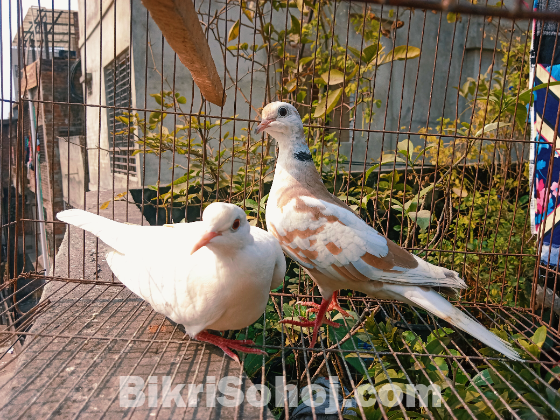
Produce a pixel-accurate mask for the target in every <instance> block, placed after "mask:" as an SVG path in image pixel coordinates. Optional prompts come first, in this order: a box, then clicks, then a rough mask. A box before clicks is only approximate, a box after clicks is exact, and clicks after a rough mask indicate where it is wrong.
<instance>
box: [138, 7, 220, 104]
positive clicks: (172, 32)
mask: <svg viewBox="0 0 560 420" xmlns="http://www.w3.org/2000/svg"><path fill="white" fill-rule="evenodd" d="M142 3H143V4H144V6H145V7H146V9H148V10H149V12H150V14H151V15H152V19H154V22H155V23H156V24H157V26H158V27H159V29H160V30H161V32H162V34H163V36H164V37H165V39H166V40H167V42H168V43H169V46H170V47H171V48H173V51H175V52H176V53H177V56H178V57H179V59H180V60H181V63H183V64H184V65H185V66H186V67H187V68H188V69H189V71H190V72H191V75H192V78H193V80H194V82H195V83H196V85H197V86H198V88H199V89H200V91H201V92H202V95H204V97H205V98H206V100H208V101H210V102H212V103H213V104H216V105H218V106H224V103H225V102H226V94H225V92H224V89H223V86H222V81H221V80H220V76H218V71H217V70H216V65H215V64H214V60H213V59H212V54H211V53H210V47H209V46H208V41H207V40H206V36H205V35H204V32H203V30H202V27H201V26H200V22H199V21H198V14H197V13H196V10H195V8H194V5H193V3H192V1H191V0H142Z"/></svg>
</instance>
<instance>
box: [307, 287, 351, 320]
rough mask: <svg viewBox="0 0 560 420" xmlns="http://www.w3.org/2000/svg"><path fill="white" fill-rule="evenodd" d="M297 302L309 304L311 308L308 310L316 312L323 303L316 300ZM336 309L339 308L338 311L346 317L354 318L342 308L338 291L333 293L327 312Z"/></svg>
mask: <svg viewBox="0 0 560 420" xmlns="http://www.w3.org/2000/svg"><path fill="white" fill-rule="evenodd" d="M297 303H298V304H300V305H302V306H309V307H310V308H309V309H308V310H307V312H315V313H316V312H319V308H320V307H321V305H318V304H316V303H315V302H297ZM334 310H337V311H338V312H340V314H341V315H342V316H344V317H346V318H354V317H353V316H352V315H350V314H349V313H348V312H346V311H345V310H344V309H342V308H341V307H340V305H339V304H338V291H337V292H334V293H333V297H332V299H331V303H330V304H329V307H328V308H327V312H330V311H334Z"/></svg>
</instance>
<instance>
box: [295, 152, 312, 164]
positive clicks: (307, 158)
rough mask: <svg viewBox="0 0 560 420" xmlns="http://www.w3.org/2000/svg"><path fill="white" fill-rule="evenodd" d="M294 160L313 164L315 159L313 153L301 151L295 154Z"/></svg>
mask: <svg viewBox="0 0 560 420" xmlns="http://www.w3.org/2000/svg"><path fill="white" fill-rule="evenodd" d="M294 158H296V159H297V160H299V161H301V162H313V158H312V157H311V153H309V152H308V151H306V150H300V151H299V152H295V153H294Z"/></svg>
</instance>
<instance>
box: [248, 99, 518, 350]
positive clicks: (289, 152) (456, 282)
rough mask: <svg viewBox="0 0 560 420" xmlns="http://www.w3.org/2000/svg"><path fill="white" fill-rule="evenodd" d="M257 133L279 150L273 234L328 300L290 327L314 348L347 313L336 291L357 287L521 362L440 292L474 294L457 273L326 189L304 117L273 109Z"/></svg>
mask: <svg viewBox="0 0 560 420" xmlns="http://www.w3.org/2000/svg"><path fill="white" fill-rule="evenodd" d="M255 131H256V132H257V133H261V132H263V131H264V132H266V133H268V134H269V135H271V136H272V137H274V138H275V139H276V140H277V143H278V147H279V155H278V160H277V162H276V171H275V174H274V181H273V184H272V189H271V190H270V194H269V197H268V202H267V206H266V223H267V229H268V230H269V232H271V233H272V234H273V235H274V236H275V237H276V238H278V240H279V241H280V244H281V245H282V248H283V249H284V251H285V252H286V254H287V255H289V256H290V257H291V258H292V259H294V260H295V261H297V262H298V263H299V264H301V266H302V267H303V268H304V269H305V271H307V273H308V274H309V276H311V278H312V279H313V280H314V281H315V283H316V284H317V286H318V287H319V290H320V292H321V295H322V296H323V301H322V303H321V305H320V307H318V308H316V309H315V310H314V311H315V312H318V313H317V317H316V318H315V320H314V321H309V322H301V321H288V320H286V321H285V323H289V324H294V325H299V326H303V327H314V331H313V338H312V341H311V347H314V345H315V343H316V339H317V333H318V330H319V327H320V326H321V325H322V324H323V323H324V322H325V320H324V318H325V313H326V312H327V311H329V310H332V309H338V310H339V311H341V308H340V306H339V305H338V302H337V291H338V290H340V289H352V290H357V291H360V292H362V293H366V294H367V295H368V296H372V297H375V298H378V299H390V300H397V301H400V302H405V303H408V304H410V305H413V306H416V307H420V308H422V309H425V310H426V311H428V312H430V313H432V314H434V315H436V316H438V317H440V318H441V319H444V320H445V321H447V322H449V323H450V324H453V325H454V326H455V327H457V328H459V329H461V330H463V331H465V332H467V333H469V334H471V335H472V336H473V337H475V338H477V339H479V340H480V341H482V342H483V343H484V344H486V345H488V346H490V347H492V348H493V349H495V350H497V351H499V352H501V353H503V354H504V355H505V356H507V357H509V358H510V359H514V360H521V359H520V357H519V355H518V354H517V352H516V351H515V350H514V349H513V348H512V346H511V345H510V344H509V343H507V342H505V341H503V340H502V339H500V338H499V337H498V336H496V335H495V334H493V333H492V332H490V331H489V330H487V329H486V328H485V327H484V326H482V325H481V324H480V323H478V322H477V321H476V320H474V319H473V318H471V317H470V316H468V315H467V314H465V313H463V312H462V311H460V310H459V309H457V308H455V307H454V306H453V305H452V304H451V303H449V301H448V300H447V299H445V298H444V297H443V296H441V295H440V294H439V293H438V292H440V293H444V294H446V295H453V294H455V293H456V291H457V290H458V289H465V288H467V285H466V284H465V282H464V281H463V280H462V279H461V278H460V277H459V275H458V274H457V273H456V272H455V271H452V270H448V269H446V268H443V267H437V266H435V265H432V264H430V263H428V262H426V261H424V260H422V259H421V258H418V257H417V256H415V255H413V254H410V253H409V252H408V251H406V250H404V249H402V248H401V247H399V246H398V245H396V244H395V243H393V242H392V241H390V240H388V239H387V238H385V237H384V236H382V235H381V234H379V233H378V232H377V231H376V230H375V229H373V228H372V227H371V226H369V225H368V224H367V223H366V222H364V221H363V220H362V219H361V218H360V217H358V216H357V215H356V214H355V213H354V212H353V211H352V210H351V209H350V208H349V207H348V206H347V205H346V204H345V203H344V202H342V201H341V200H339V199H338V198H336V197H335V196H333V195H332V194H331V193H330V192H329V191H328V190H327V188H326V187H325V185H324V184H323V182H322V180H321V176H320V174H319V172H318V171H317V169H316V168H315V165H314V163H313V159H312V157H311V153H310V151H309V148H308V146H307V143H306V141H305V137H304V135H303V124H302V121H301V118H300V116H299V113H298V112H297V110H296V109H295V108H294V107H293V106H292V105H290V104H288V103H285V102H272V103H270V104H268V105H267V106H266V107H265V108H264V109H263V111H262V121H261V122H260V124H259V125H258V126H257V128H256V129H255ZM436 290H437V291H436ZM308 306H310V305H308ZM316 306H317V305H316ZM341 313H342V314H344V312H343V311H341ZM327 322H328V321H327Z"/></svg>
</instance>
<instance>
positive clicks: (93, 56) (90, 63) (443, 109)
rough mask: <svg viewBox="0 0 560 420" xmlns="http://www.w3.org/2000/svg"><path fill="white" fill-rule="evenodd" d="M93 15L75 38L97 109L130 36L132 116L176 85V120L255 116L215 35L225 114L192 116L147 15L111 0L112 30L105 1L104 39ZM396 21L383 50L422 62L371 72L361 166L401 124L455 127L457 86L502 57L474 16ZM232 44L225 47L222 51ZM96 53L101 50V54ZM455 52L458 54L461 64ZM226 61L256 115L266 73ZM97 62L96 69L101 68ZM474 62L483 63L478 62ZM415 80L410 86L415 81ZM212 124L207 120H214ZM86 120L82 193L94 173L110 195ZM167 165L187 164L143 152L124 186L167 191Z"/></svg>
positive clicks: (92, 7) (356, 42) (232, 16)
mask: <svg viewBox="0 0 560 420" xmlns="http://www.w3.org/2000/svg"><path fill="white" fill-rule="evenodd" d="M81 5H82V3H81V2H80V6H81ZM207 5H208V3H207V2H206V3H203V7H202V10H207V8H208V6H207ZM221 7H222V4H217V3H216V2H212V4H211V7H210V10H209V13H208V14H209V15H210V16H213V15H214V13H215V11H216V10H218V9H220V8H221ZM348 7H350V6H349V4H348V3H341V4H340V5H339V6H338V9H337V13H336V16H337V23H336V30H335V35H336V36H337V37H338V38H339V42H340V44H341V45H344V44H345V42H346V30H347V26H348V22H347V16H348ZM352 7H353V10H354V11H358V10H360V9H361V8H362V7H363V6H362V5H354V6H352ZM99 8H100V6H99V0H98V1H88V2H87V9H86V10H80V11H79V15H80V30H81V31H82V32H84V31H85V32H86V33H87V35H86V34H83V33H80V42H81V45H82V48H81V55H82V59H83V60H84V61H83V62H84V66H85V67H86V68H85V69H83V70H84V72H88V73H91V86H90V91H91V93H90V94H88V95H87V103H88V104H90V105H97V104H101V105H104V100H105V99H104V97H105V93H104V80H103V68H104V67H105V66H106V65H107V64H108V63H110V62H111V61H112V60H113V58H114V57H115V56H116V55H118V54H119V53H120V52H121V51H123V50H124V49H126V48H127V46H128V45H129V40H130V34H132V42H131V45H132V47H131V54H132V67H133V69H132V70H133V71H132V74H133V80H132V107H133V108H134V107H137V108H148V109H150V110H157V109H159V105H158V104H157V103H156V101H155V100H154V99H153V98H152V97H150V96H149V95H150V94H152V93H158V92H160V91H161V90H162V89H163V90H172V89H173V87H174V88H175V91H176V92H180V93H181V94H182V95H183V96H185V97H186V98H187V104H185V105H182V106H181V109H179V110H178V112H186V113H188V112H191V110H192V112H195V113H196V112H198V111H199V110H202V111H204V112H205V113H206V114H207V115H210V116H212V117H219V116H223V117H229V116H233V115H238V116H239V117H240V118H256V116H257V115H256V111H255V110H254V109H251V107H250V106H249V104H247V102H246V100H245V98H244V97H243V96H242V95H241V93H240V92H239V91H238V90H236V89H235V86H234V85H233V84H232V81H231V79H230V78H229V76H228V75H227V74H226V72H225V68H224V57H223V55H222V51H221V49H220V46H219V44H218V43H217V42H215V41H214V36H213V34H211V33H210V34H209V35H208V37H209V40H210V41H209V44H210V48H211V51H212V56H213V58H214V61H215V63H216V67H217V70H218V74H219V75H220V77H221V78H222V80H224V79H225V80H226V89H227V90H226V93H227V101H226V104H225V106H224V108H223V109H220V108H219V107H217V106H214V105H211V104H207V106H206V107H205V108H203V109H200V104H201V99H200V93H199V91H198V89H197V88H196V86H193V83H192V78H191V76H190V73H189V71H188V70H187V69H186V68H185V67H184V66H183V64H182V63H181V62H180V61H179V60H176V61H175V59H174V53H173V51H172V50H171V48H170V47H169V45H168V44H167V42H165V40H164V39H162V35H161V32H160V31H159V29H158V27H157V26H156V25H155V23H154V22H153V20H152V19H151V17H150V16H149V15H148V14H147V11H146V9H145V8H144V7H143V6H142V4H141V1H140V0H132V8H130V5H129V2H128V1H123V0H117V9H116V16H117V21H116V28H115V27H114V15H115V9H114V4H113V2H112V1H108V0H107V1H104V2H103V11H104V12H103V19H102V22H103V23H102V26H103V30H102V36H101V35H100V34H101V25H99V14H100V12H99ZM372 10H373V11H374V12H375V13H376V14H378V13H379V7H377V6H373V8H372ZM395 10H396V9H395ZM131 11H132V13H131ZM387 11H388V8H387V7H385V9H384V16H385V14H386V13H387ZM240 15H241V18H242V22H248V21H247V18H246V17H245V15H243V14H240V13H239V9H236V8H232V9H229V11H228V20H229V23H228V26H227V28H226V27H223V26H224V25H223V22H222V24H221V26H220V27H219V32H220V37H221V38H225V37H227V31H228V30H229V28H231V26H232V23H233V22H234V21H235V20H237V19H238V18H239V16H240ZM84 19H85V22H84ZM208 19H209V18H208V16H205V17H204V18H203V20H204V21H206V22H207V21H208ZM271 19H272V22H273V24H274V26H275V27H276V28H277V29H281V28H283V27H284V26H285V21H286V12H285V9H280V10H279V11H272V14H271ZM401 19H402V20H403V22H404V26H403V27H402V28H400V29H399V30H397V31H396V36H395V39H394V40H393V39H389V38H385V37H384V38H382V43H383V45H385V47H386V51H389V50H390V49H392V48H393V44H394V45H395V46H399V45H406V44H407V42H408V44H409V45H413V46H416V47H422V54H421V57H420V59H413V60H409V61H406V62H405V61H398V62H394V63H393V64H392V65H391V64H386V65H384V66H381V67H379V69H378V71H377V75H376V82H375V89H374V91H373V95H374V97H375V98H376V99H381V101H382V106H381V108H379V109H377V108H374V111H375V112H376V114H375V117H374V119H373V122H372V124H371V129H372V130H374V132H372V133H371V134H370V135H369V147H368V153H367V156H365V150H366V143H367V142H368V135H367V133H363V132H359V131H356V132H355V133H354V135H353V137H354V147H353V154H352V156H351V159H352V161H354V162H356V163H358V164H360V165H361V164H362V162H363V161H364V160H367V161H368V162H371V159H378V158H379V156H380V152H381V148H382V147H383V150H384V151H388V150H393V149H395V147H396V143H397V142H398V141H400V140H403V139H404V138H406V137H407V136H406V135H403V134H400V135H397V134H390V133H386V134H383V133H381V132H380V131H381V130H385V131H397V130H399V127H403V126H404V127H405V128H404V131H409V130H410V131H416V130H418V129H419V128H421V127H426V126H427V125H429V126H432V127H435V125H437V119H438V118H441V117H442V116H446V117H449V118H453V119H454V118H455V117H456V115H457V114H461V112H462V111H463V110H464V107H465V104H464V100H463V99H462V98H459V100H458V95H457V90H456V89H455V88H454V87H455V86H459V85H461V84H463V83H464V82H465V81H466V80H467V78H468V77H473V78H477V77H478V74H479V67H480V72H481V73H485V72H486V71H487V69H488V67H489V65H490V64H491V63H492V61H493V59H494V61H495V62H496V63H499V61H500V57H499V56H498V55H495V54H494V52H493V51H494V47H495V43H496V41H495V37H492V34H493V33H496V23H497V22H496V21H494V22H492V23H488V22H487V23H484V20H483V19H482V18H480V17H472V18H470V20H469V18H468V17H467V16H463V18H462V21H461V22H457V23H449V22H447V20H446V15H445V14H443V16H440V14H439V13H432V12H430V11H428V12H427V13H426V17H425V18H424V13H423V12H422V11H421V10H416V11H415V13H414V14H413V15H412V17H411V19H410V22H409V14H408V12H406V13H404V15H403V16H402V17H401ZM424 19H425V23H424ZM440 21H441V25H440ZM483 25H485V32H486V36H485V37H484V36H483V30H482V29H483ZM467 27H468V30H467ZM501 27H502V28H506V29H510V28H511V23H509V22H507V23H505V22H502V26H501ZM84 28H85V29H84ZM409 28H410V31H409ZM423 28H424V29H423ZM115 32H116V34H117V37H116V40H115V38H114V33H115ZM422 32H423V37H422ZM101 38H102V41H100V39H101ZM84 40H85V41H84ZM240 40H241V42H247V43H249V44H252V43H253V33H252V31H251V30H250V29H249V28H247V27H244V26H243V25H242V26H241V29H240ZM348 41H349V45H351V46H354V47H356V48H360V44H361V35H360V34H357V33H356V32H355V31H354V30H353V29H352V27H351V26H350V32H349V40H348ZM233 44H234V43H233V42H232V43H230V44H229V45H233ZM100 46H102V48H101V53H100ZM86 49H87V53H86ZM463 51H464V52H465V53H464V56H463ZM226 56H227V57H226V63H225V64H226V67H227V69H228V70H229V75H230V76H231V77H232V78H233V79H234V80H238V83H237V87H238V88H239V89H240V90H241V91H243V93H244V95H245V97H246V98H247V99H249V98H250V100H251V102H252V104H253V107H254V108H255V109H256V108H259V107H261V106H263V105H264V101H265V90H266V89H265V88H266V74H265V73H264V72H256V71H251V70H252V67H251V64H252V63H251V62H250V61H246V60H243V59H241V60H237V59H236V58H235V57H232V56H231V54H226ZM100 59H101V63H100V62H99V61H100ZM256 60H258V61H261V62H266V60H267V57H266V53H265V50H264V49H263V50H261V51H260V52H258V53H257V56H256ZM480 60H482V63H481V64H480ZM479 64H480V66H479ZM256 67H258V66H256ZM495 68H496V67H495ZM275 70H276V68H275V67H274V66H271V68H270V70H269V77H270V82H271V86H272V88H271V89H270V93H271V94H272V95H275V93H276V92H275V90H276V88H277V87H278V86H279V83H280V78H279V77H280V76H279V73H277V72H276V71H275ZM417 74H418V78H416V76H417ZM251 85H252V89H251ZM86 90H87V89H86ZM100 93H101V97H100ZM359 114H360V113H359ZM140 115H141V116H142V117H143V116H144V114H143V113H142V112H140ZM428 117H429V118H428ZM463 118H468V115H463ZM211 119H212V121H213V120H214V118H211ZM86 120H87V132H86V138H87V144H88V148H89V171H90V184H89V188H90V189H97V188H98V181H97V179H98V172H97V168H98V165H100V167H101V172H100V174H99V188H101V189H110V188H112V186H113V180H112V179H113V177H112V175H111V171H110V168H109V154H108V153H109V152H108V151H107V147H108V140H107V139H108V131H107V123H106V121H107V119H106V113H105V109H103V108H102V109H101V118H100V117H99V109H98V108H96V107H88V110H87V118H86ZM180 123H181V119H180V117H178V118H177V119H175V118H174V116H173V115H169V116H168V117H167V126H168V128H170V129H172V127H174V125H175V124H180ZM99 127H100V128H99ZM355 127H356V128H362V127H363V128H366V129H367V128H368V124H367V123H365V122H364V121H362V118H361V116H360V115H359V116H358V118H357V119H356V122H355ZM243 128H245V129H247V128H249V124H248V123H246V122H236V123H230V124H229V125H228V126H226V128H225V129H224V131H229V132H230V134H231V135H232V136H233V135H243V134H245V133H246V132H245V131H242V129H243ZM411 140H412V141H413V143H414V144H415V145H418V144H423V141H422V140H421V139H420V138H419V136H412V137H411ZM350 147H351V144H350V143H349V142H348V143H342V145H341V153H343V154H344V155H346V156H348V157H350ZM99 148H101V149H105V150H102V151H101V155H100V156H99V157H98V155H97V153H98V152H97V149H99ZM98 159H99V163H98ZM144 159H145V160H144ZM174 163H175V164H181V165H184V166H185V164H186V160H185V158H184V157H183V156H179V155H176V156H175V161H173V156H172V155H171V153H166V154H164V156H163V157H162V159H161V162H160V160H159V159H158V158H157V156H155V155H147V156H146V157H145V158H144V157H143V155H142V154H139V155H137V165H138V167H139V168H140V174H141V176H140V179H138V178H136V179H134V178H130V179H129V186H130V187H134V186H139V185H140V184H144V185H152V184H155V183H156V182H157V180H158V179H160V182H161V184H166V183H169V182H170V181H171V170H170V168H171V167H172V166H173V164H174ZM183 172H184V171H183V170H181V169H177V170H176V172H175V175H174V177H175V178H178V177H179V176H181V175H182V174H183ZM114 178H115V188H117V187H119V188H120V187H124V186H126V177H125V176H122V175H115V177H114ZM142 178H143V179H142Z"/></svg>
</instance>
